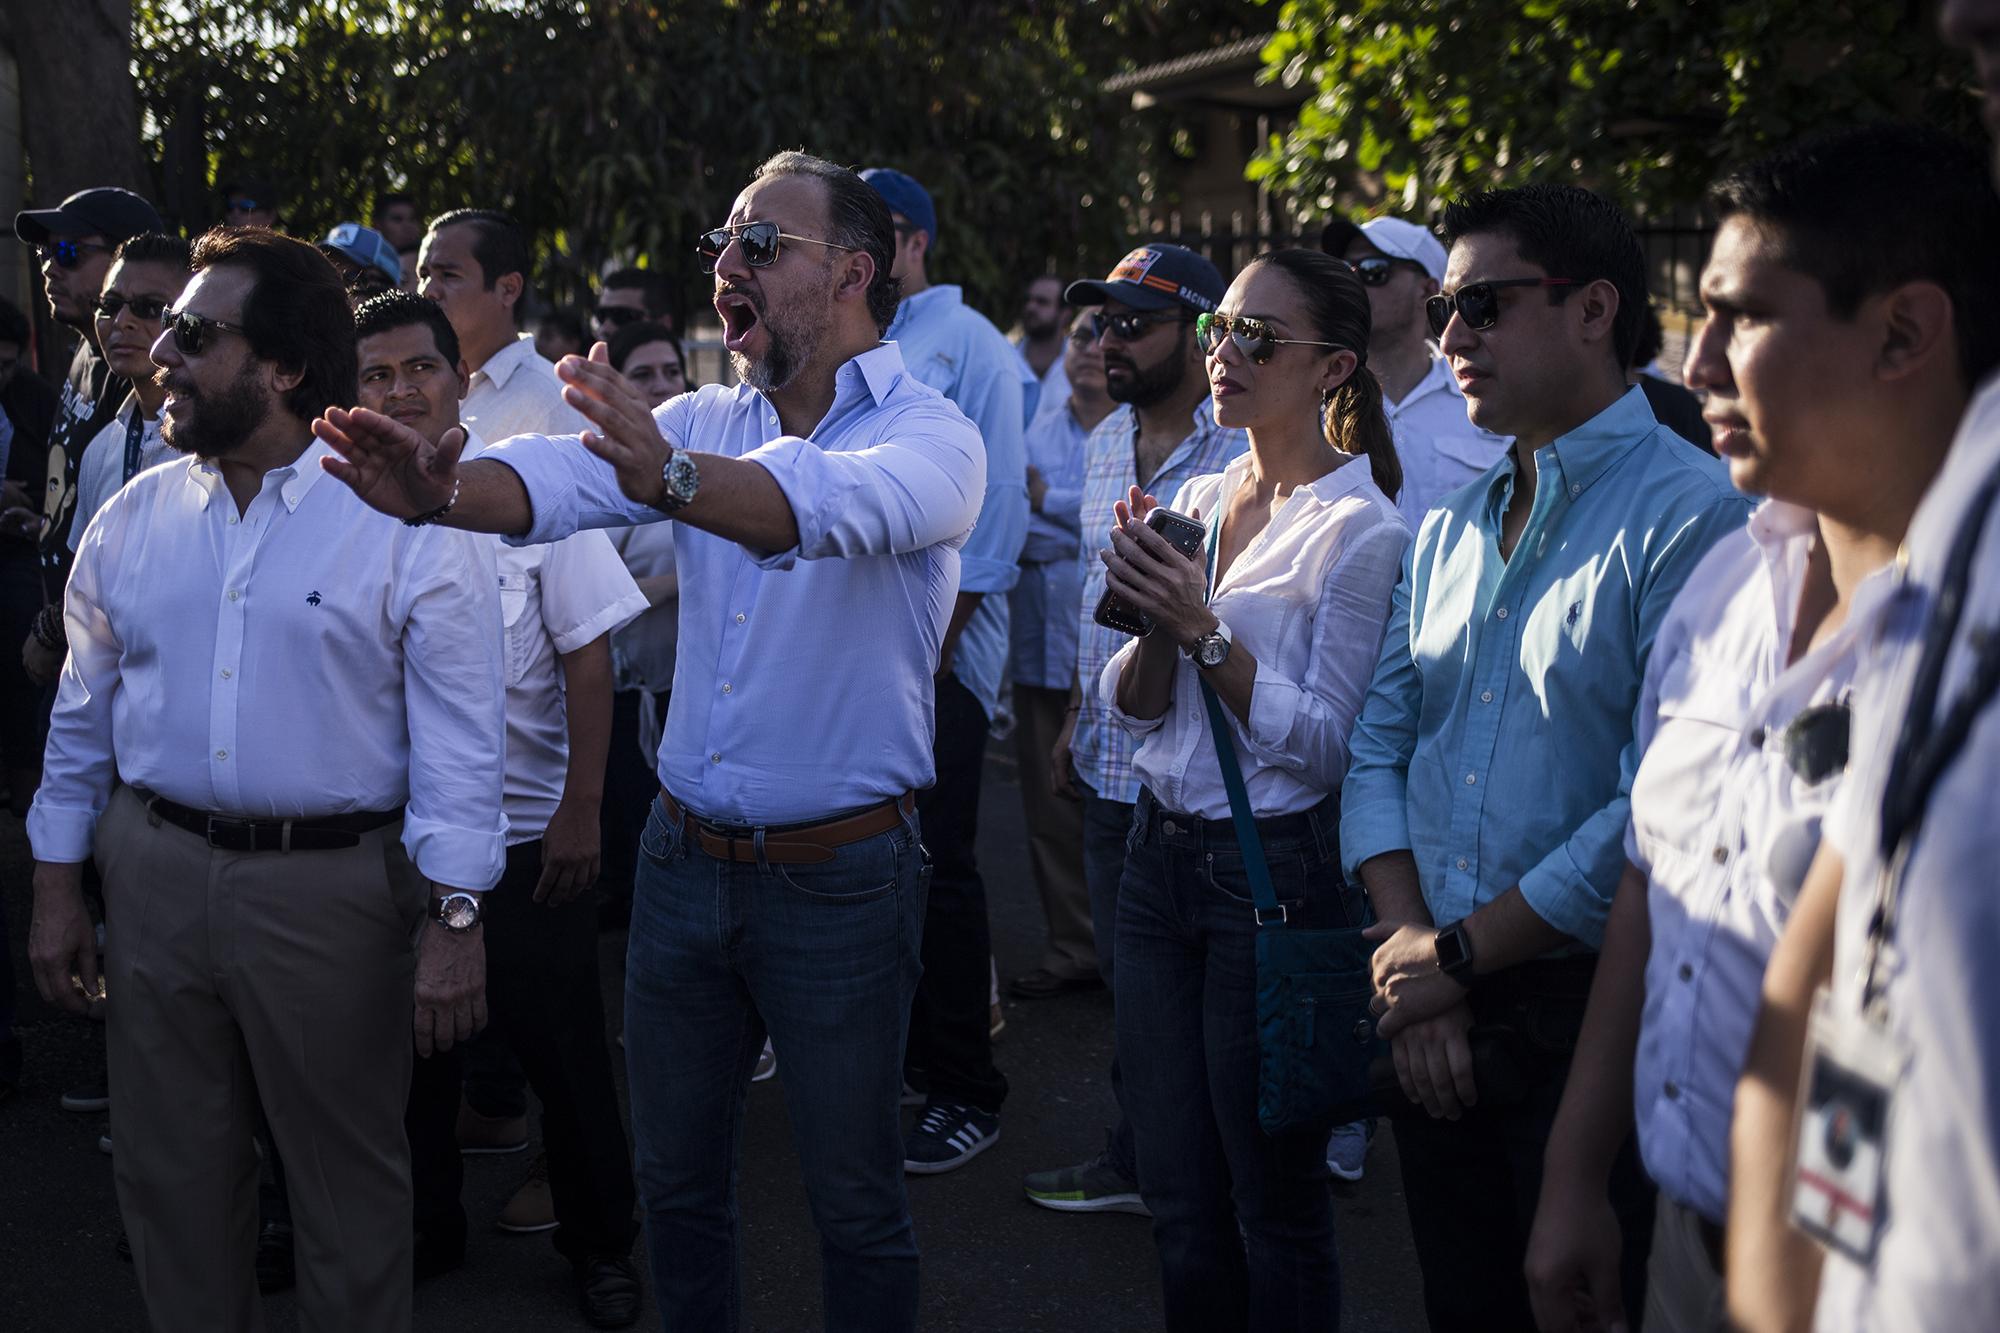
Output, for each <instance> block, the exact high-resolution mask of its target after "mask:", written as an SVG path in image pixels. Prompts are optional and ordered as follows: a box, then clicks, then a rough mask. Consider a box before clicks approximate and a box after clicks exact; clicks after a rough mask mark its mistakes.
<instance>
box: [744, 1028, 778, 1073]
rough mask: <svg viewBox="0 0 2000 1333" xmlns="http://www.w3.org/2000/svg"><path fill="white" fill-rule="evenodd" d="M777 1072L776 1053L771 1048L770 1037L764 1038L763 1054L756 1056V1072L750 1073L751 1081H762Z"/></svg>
mask: <svg viewBox="0 0 2000 1333" xmlns="http://www.w3.org/2000/svg"><path fill="white" fill-rule="evenodd" d="M777 1072H778V1053H777V1052H776V1051H774V1050H772V1049H771V1039H770V1038H769V1037H766V1038H764V1051H763V1054H761V1055H759V1056H758V1057H757V1069H756V1072H755V1073H753V1074H751V1075H750V1081H751V1082H752V1083H762V1082H764V1081H765V1080H767V1079H770V1078H772V1077H774V1076H775V1075H776V1074H777Z"/></svg>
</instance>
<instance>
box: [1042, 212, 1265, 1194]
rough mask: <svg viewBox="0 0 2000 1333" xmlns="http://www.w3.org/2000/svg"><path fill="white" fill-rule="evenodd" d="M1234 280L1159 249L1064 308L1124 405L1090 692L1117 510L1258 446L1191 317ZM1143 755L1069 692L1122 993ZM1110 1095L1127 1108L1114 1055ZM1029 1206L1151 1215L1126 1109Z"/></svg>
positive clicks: (1103, 511)
mask: <svg viewBox="0 0 2000 1333" xmlns="http://www.w3.org/2000/svg"><path fill="white" fill-rule="evenodd" d="M1228 289H1229V282H1228V280H1227V279H1226V278H1224V277H1223V276H1222V274H1221V272H1220V271H1218V270H1217V269H1216V267H1215V265H1214V264H1211V263H1210V262H1209V261H1208V260H1206V259H1204V258H1202V257H1201V256H1200V255H1198V254H1196V253H1195V252H1194V251H1192V250H1190V249H1188V248H1187V247H1185V246H1180V245H1170V244H1167V243H1166V242H1164V241H1154V242H1151V243H1149V244H1146V245H1142V246H1140V247H1138V248H1137V249H1135V250H1133V251H1132V252H1131V253H1130V254H1128V255H1126V256H1125V257H1124V258H1123V259H1121V260H1119V261H1118V264H1117V266H1116V267H1114V268H1113V269H1112V270H1111V275H1110V276H1109V277H1107V278H1105V279H1104V280H1103V281H1102V282H1073V283H1071V284H1070V285H1069V289H1068V291H1066V292H1065V293H1064V294H1063V296H1064V300H1066V301H1067V302H1068V303H1069V304H1070V305H1071V306H1073V307H1075V308H1076V309H1077V311H1078V312H1079V313H1078V315H1077V319H1078V322H1079V323H1081V324H1083V325H1084V326H1085V327H1088V328H1089V329H1091V330H1092V332H1093V333H1095V335H1096V336H1097V338H1098V340H1099V342H1100V344H1101V345H1102V347H1103V349H1104V382H1105V390H1106V392H1107V393H1109V394H1110V396H1111V400H1112V401H1113V402H1115V403H1118V404H1120V406H1119V407H1118V408H1116V409H1115V410H1114V411H1113V412H1112V413H1111V415H1110V416H1108V417H1106V418H1104V420H1103V421H1101V422H1099V423H1098V426H1097V429H1096V430H1094V431H1092V432H1091V433H1090V438H1089V439H1088V440H1086V441H1085V442H1084V446H1083V457H1084V465H1083V466H1084V474H1083V506H1082V511H1081V515H1080V521H1081V526H1082V531H1083V539H1084V554H1083V600H1082V602H1081V604H1079V605H1078V606H1077V607H1076V608H1075V610H1074V612H1073V614H1074V615H1076V616H1077V617H1078V626H1079V628H1078V636H1077V673H1078V678H1079V679H1081V680H1089V681H1095V680H1097V679H1098V678H1099V677H1100V676H1102V675H1103V674H1104V668H1105V665H1106V664H1107V663H1109V662H1110V660H1111V658H1112V656H1113V655H1114V654H1115V653H1116V652H1117V651H1118V650H1119V649H1120V648H1122V647H1123V646H1124V645H1125V644H1126V643H1127V642H1129V636H1127V635H1124V634H1121V633H1119V632H1118V631H1116V630H1111V629H1106V628H1105V627H1104V626H1102V625H1100V624H1098V623H1097V621H1096V619H1095V617H1094V612H1095V611H1096V608H1097V602H1098V599H1099V598H1100V597H1102V596H1103V595H1104V575H1105V568H1104V562H1103V561H1101V560H1099V559H1098V558H1097V551H1096V545H1095V543H1096V542H1098V541H1100V540H1101V539H1102V537H1103V534H1104V533H1106V532H1108V531H1109V530H1110V528H1111V524H1112V513H1111V507H1112V505H1113V504H1115V503H1116V502H1118V501H1120V500H1123V499H1125V498H1126V496H1127V492H1128V491H1129V489H1130V488H1131V487H1133V486H1139V487H1142V488H1143V489H1145V490H1147V491H1150V492H1151V493H1152V494H1154V495H1158V496H1172V495H1173V494H1174V493H1175V492H1177V491H1179V490H1180V488H1181V483H1183V482H1185V481H1187V480H1188V479H1189V478H1190V477H1198V476H1201V475H1203V474H1204V473H1209V472H1220V471H1222V469H1223V466H1224V465H1225V464H1227V463H1228V462H1229V461H1230V460H1231V459H1233V458H1235V457H1237V456H1238V455H1239V454H1241V453H1243V452H1244V451H1245V450H1246V449H1248V448H1249V447H1250V440H1249V437H1248V436H1246V435H1245V434H1244V433H1243V432H1242V431H1240V430H1225V429H1223V428H1222V427H1220V426H1217V425H1216V424H1215V413H1214V411H1213V410H1212V409H1211V408H1210V406H1209V400H1208V377H1207V375H1206V374H1204V373H1203V368H1202V354H1201V349H1200V347H1199V345H1197V344H1196V342H1195V340H1194V321H1195V316H1197V315H1200V314H1203V313H1205V312H1207V311H1211V310H1214V309H1215V308H1216V306H1217V305H1218V304H1220V302H1221V300H1222V295H1223V293H1224V292H1225V291H1227V290H1228ZM1137 749H1138V744H1137V742H1136V741H1135V740H1134V738H1133V737H1132V735H1131V733H1130V732H1128V731H1126V730H1125V729H1124V728H1123V727H1121V726H1119V725H1118V724H1117V723H1116V722H1114V721H1112V719H1111V717H1110V715H1109V714H1107V713H1106V712H1105V709H1104V704H1103V702H1102V700H1100V699H1099V698H1098V695H1097V691H1096V690H1095V689H1091V690H1081V689H1078V688H1077V687H1076V686H1075V684H1074V683H1072V685H1071V688H1070V702H1069V716H1068V717H1067V718H1066V719H1065V720H1064V723H1063V729H1062V731H1061V733H1060V734H1059V735H1058V736H1057V738H1056V745H1055V753H1054V754H1053V755H1051V756H1050V763H1051V765H1052V767H1053V768H1054V772H1053V774H1052V777H1053V778H1054V779H1055V783H1056V790H1058V791H1060V792H1064V793H1066V794H1069V795H1073V796H1076V797H1077V798H1079V799H1081V800H1082V802H1083V878H1084V884H1085V886H1086V887H1087V888H1088V889H1089V891H1090V918H1091V924H1092V928H1093V930H1094V932H1095V934H1096V936H1097V970H1098V972H1099V973H1101V974H1102V975H1103V977H1104V984H1105V985H1106V986H1109V987H1110V988H1111V989H1112V992H1113V995H1114V997H1115V996H1116V993H1117V978H1116V976H1115V975H1114V973H1113V971H1112V963H1113V958H1112V954H1113V949H1112V947H1111V945H1112V939H1113V937H1114V934H1115V927H1116V924H1117V921H1118V880H1119V877H1120V875H1121V874H1122V873H1123V871H1124V868H1125V834H1126V831H1127V830H1128V829H1129V828H1130V827H1131V826H1132V807H1133V804H1134V803H1135V802H1137V801H1138V799H1139V779H1138V776H1137V775H1136V774H1135V773H1134V772H1133V769H1132V756H1133V754H1134V753H1135V752H1136V751H1137ZM1111 1091H1112V1093H1113V1094H1114V1095H1115V1096H1117V1097H1119V1098H1121V1099H1122V1098H1123V1096H1124V1087H1123V1083H1122V1081H1121V1080H1120V1077H1119V1069H1118V1056H1117V1052H1116V1051H1114V1052H1113V1053H1112V1059H1111ZM1021 1184H1022V1187H1023V1188H1024V1189H1025V1190H1026V1191H1027V1194H1028V1198H1029V1199H1031V1200H1033V1201H1034V1202H1035V1203H1038V1204H1040V1205H1041V1206H1042V1207H1044V1208H1054V1209H1056V1210H1058V1211H1062V1212H1120V1213H1142V1214H1143V1213H1145V1212H1146V1205H1145V1203H1144V1202H1143V1201H1142V1200H1141V1199H1140V1197H1139V1183H1138V1168H1137V1166H1136V1165H1135V1164H1134V1160H1133V1151H1132V1129H1131V1126H1130V1124H1129V1123H1128V1122H1127V1120H1126V1117H1125V1115H1124V1111H1123V1107H1122V1102H1121V1107H1120V1111H1119V1117H1118V1125H1117V1127H1116V1128H1115V1129H1113V1130H1111V1131H1110V1133H1109V1135H1108V1136H1107V1143H1106V1145H1105V1150H1104V1151H1103V1152H1102V1153H1100V1154H1099V1155H1098V1156H1096V1157H1094V1158H1092V1159H1090V1160H1089V1161H1086V1162H1083V1163H1081V1164H1079V1165H1076V1166H1066V1167H1059V1168H1056V1169H1054V1170H1049V1171H1031V1172H1029V1173H1028V1175H1027V1176H1026V1177H1025V1178H1023V1180H1022V1182H1021Z"/></svg>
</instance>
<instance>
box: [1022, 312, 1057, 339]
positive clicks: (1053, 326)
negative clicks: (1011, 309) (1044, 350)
mask: <svg viewBox="0 0 2000 1333" xmlns="http://www.w3.org/2000/svg"><path fill="white" fill-rule="evenodd" d="M1021 332H1022V333H1024V334H1026V335H1027V336H1028V337H1030V338H1035V339H1042V338H1053V337H1055V336H1056V335H1057V334H1058V333H1061V332H1062V321H1061V320H1060V319H1056V318H1054V317H1051V318H1048V319H1043V318H1042V317H1041V316H1039V315H1027V314H1023V315H1022V316H1021Z"/></svg>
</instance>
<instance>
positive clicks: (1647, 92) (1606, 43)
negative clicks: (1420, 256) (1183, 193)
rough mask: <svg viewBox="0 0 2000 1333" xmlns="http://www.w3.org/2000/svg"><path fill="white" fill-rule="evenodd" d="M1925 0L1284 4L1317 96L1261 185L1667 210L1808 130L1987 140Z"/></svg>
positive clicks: (1275, 51)
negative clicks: (1861, 127) (1928, 123)
mask: <svg viewBox="0 0 2000 1333" xmlns="http://www.w3.org/2000/svg"><path fill="white" fill-rule="evenodd" d="M1934 10H1935V6H1934V5H1931V4H1926V3H1920V2H1919V0H1286V3H1285V4H1284V5H1283V6H1282V9H1281V11H1280V18H1279V33H1278V35H1277V37H1276V38H1274V39H1273V40H1272V42H1271V43H1270V44H1269V46H1267V47H1266V48H1265V52H1264V59H1265V65H1266V77H1267V78H1269V79H1275V80H1280V81H1282V82H1284V83H1287V84H1290V85H1292V86H1295V87H1298V88H1299V89H1300V90H1301V91H1302V92H1304V93H1306V95H1307V100H1306V103H1305V105H1304V107H1303V108H1302V109H1301V113H1300V116H1299V119H1298V121H1297V123H1296V124H1295V125H1294V126H1293V127H1292V128H1291V130H1290V131H1289V132H1288V133H1286V134H1284V135H1282V136H1274V137H1273V139H1272V140H1271V142H1270V144H1269V145H1268V146H1267V148H1266V149H1265V151H1264V152H1263V153H1261V154H1260V155H1259V156H1258V158H1257V160H1256V161H1255V162H1254V163H1253V164H1252V167H1251V175H1252V178H1253V179H1260V180H1264V181H1266V182H1268V183H1269V184H1270V185H1272V186H1273V187H1274V188H1277V189H1280V190H1283V191H1285V192H1287V193H1289V194H1291V195H1292V196H1294V197H1295V198H1297V199H1298V200H1300V201H1301V202H1302V203H1304V204H1305V205H1306V206H1307V207H1308V208H1309V209H1311V210H1313V211H1320V212H1323V211H1326V210H1329V209H1332V208H1335V207H1347V208H1352V207H1355V206H1357V205H1360V206H1362V207H1373V208H1378V209H1384V210H1394V211H1399V212H1421V211H1426V210H1430V209H1434V208H1436V207H1438V206H1439V205H1440V203H1441V202H1442V200H1444V199H1446V198H1449V197H1450V196H1451V195H1453V194H1455V193H1457V192H1459V191H1462V190H1465V189H1468V188H1476V187H1479V186H1483V185H1489V184H1517V183H1520V182H1522V181H1526V180H1532V179H1543V180H1546V179H1568V180H1576V181H1578V182H1580V183H1583V184H1588V185H1592V186H1595V187H1597V188H1601V189H1605V190H1607V191H1610V192H1613V193H1615V194H1616V195H1617V196H1618V197H1620V198H1621V199H1623V200H1624V201H1626V202H1627V204H1628V205H1630V206H1632V207H1635V208H1637V209H1639V210H1641V211H1650V212H1653V213H1656V214H1657V213H1661V212H1664V211H1666V210H1668V209H1671V208H1673V207H1675V206H1678V205H1683V204H1687V203H1691V202H1694V201H1696V200H1698V199H1699V197H1700V194H1701V191H1702V189H1703V188H1704V187H1705V186H1706V184H1707V183H1708V182H1709V181H1710V180H1711V179H1713V178H1714V177H1715V176H1716V175H1717V174H1718V172H1719V170H1720V169H1722V168H1724V167H1725V166H1726V165H1728V164H1730V163H1733V162H1737V161H1741V160H1744V159H1747V158H1749V157H1751V156H1754V155H1755V154H1757V153H1759V152H1762V151H1764V150H1766V149H1768V148H1770V147H1773V146H1775V145H1777V144H1779V143H1781V142H1783V141H1785V140H1787V139H1790V138H1794V137H1796V136H1797V135H1799V134H1802V133H1805V132H1807V131H1809V130H1813V129H1818V128H1823V127H1828V126H1833V125H1840V124H1849V123H1854V122H1858V121H1864V120H1869V119H1875V118H1880V117H1883V116H1890V115H1896V116H1909V117H1927V118H1930V119H1933V120H1936V121H1940V122H1942V123H1944V124H1946V125H1948V126H1951V127H1954V128H1958V129H1960V130H1961V131H1962V132H1964V133H1966V134H1968V135H1971V134H1973V133H1975V132H1976V123H1975V120H1974V115H1975V112H1974V103H1973V99H1972V97H1971V95H1970V93H1969V91H1968V90H1967V87H1966V84H1967V66H1966V63H1965V61H1964V59H1963V57H1962V56H1959V55H1956V54H1955V53H1952V52H1950V51H1948V50H1947V49H1946V48H1945V47H1944V46H1943V44H1942V43H1941V42H1940V41H1939V39H1938V37H1937V34H1936V29H1935V22H1934Z"/></svg>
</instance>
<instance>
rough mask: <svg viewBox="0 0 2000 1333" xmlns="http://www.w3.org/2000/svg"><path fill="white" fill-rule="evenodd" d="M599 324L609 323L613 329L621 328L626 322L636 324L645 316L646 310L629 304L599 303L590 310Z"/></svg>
mask: <svg viewBox="0 0 2000 1333" xmlns="http://www.w3.org/2000/svg"><path fill="white" fill-rule="evenodd" d="M591 314H592V315H594V316H595V317H596V319H597V322H598V323H599V324H609V325H610V326H611V327H612V328H614V329H622V328H624V327H625V326H626V325H627V324H637V323H638V322H639V321H640V320H642V319H644V318H645V317H646V312H645V311H643V310H641V309H639V307H637V306H631V305H601V306H599V307H597V309H595V310H593V311H591Z"/></svg>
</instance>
